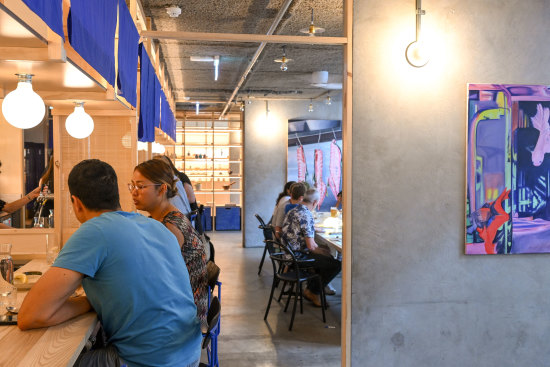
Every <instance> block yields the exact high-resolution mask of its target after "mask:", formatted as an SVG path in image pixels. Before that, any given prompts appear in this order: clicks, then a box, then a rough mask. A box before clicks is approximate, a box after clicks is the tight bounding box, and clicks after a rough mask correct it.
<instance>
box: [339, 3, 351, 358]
mask: <svg viewBox="0 0 550 367" xmlns="http://www.w3.org/2000/svg"><path fill="white" fill-rule="evenodd" d="M344 36H345V37H346V39H347V43H346V44H345V45H344V70H343V74H344V75H343V86H342V144H343V152H342V166H343V169H344V172H343V173H344V174H343V190H342V196H343V197H342V200H343V205H342V207H343V210H342V222H343V227H342V245H343V246H342V250H343V253H342V346H341V348H342V366H345V367H349V366H351V345H352V338H351V316H352V315H351V301H352V299H351V298H352V293H351V286H352V281H351V274H352V273H351V265H352V264H351V259H352V252H353V248H352V235H351V233H352V232H351V229H352V224H353V223H352V221H353V218H352V216H351V214H352V211H351V207H352V202H353V200H352V195H353V192H352V191H353V187H352V143H353V62H352V61H353V0H344Z"/></svg>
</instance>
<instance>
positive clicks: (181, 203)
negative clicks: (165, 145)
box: [153, 155, 197, 214]
mask: <svg viewBox="0 0 550 367" xmlns="http://www.w3.org/2000/svg"><path fill="white" fill-rule="evenodd" d="M153 159H158V160H161V161H162V162H164V163H166V164H168V165H169V166H170V171H171V172H172V174H173V175H174V178H175V179H176V181H175V182H176V188H177V193H176V194H175V195H174V196H173V197H171V198H170V200H169V201H170V203H171V204H172V205H174V206H175V207H176V208H178V210H179V211H180V212H182V213H183V214H188V213H189V212H190V211H191V210H195V209H197V199H195V192H194V191H193V186H191V181H190V180H189V177H187V175H186V174H185V173H182V172H180V171H178V169H177V168H176V166H174V163H173V162H172V160H171V159H170V158H169V157H167V156H165V155H157V156H156V157H154V158H153ZM188 192H189V193H188ZM191 203H194V204H195V205H194V208H191Z"/></svg>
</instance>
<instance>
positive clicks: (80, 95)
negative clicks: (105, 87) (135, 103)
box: [37, 90, 115, 101]
mask: <svg viewBox="0 0 550 367" xmlns="http://www.w3.org/2000/svg"><path fill="white" fill-rule="evenodd" d="M37 93H38V94H39V95H40V97H42V99H44V100H46V101H67V100H68V101H114V100H115V98H114V93H112V92H111V91H105V92H78V91H67V90H58V91H43V90H38V91H37Z"/></svg>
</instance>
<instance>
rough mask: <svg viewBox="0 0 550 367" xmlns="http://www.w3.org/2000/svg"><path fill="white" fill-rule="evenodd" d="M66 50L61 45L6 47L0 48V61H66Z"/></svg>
mask: <svg viewBox="0 0 550 367" xmlns="http://www.w3.org/2000/svg"><path fill="white" fill-rule="evenodd" d="M66 58H67V57H66V55H65V49H64V48H63V46H62V45H61V44H51V46H50V45H48V47H6V46H0V60H2V61H5V60H17V61H54V62H55V61H58V62H65V61H66Z"/></svg>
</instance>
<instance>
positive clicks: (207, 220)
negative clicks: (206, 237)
mask: <svg viewBox="0 0 550 367" xmlns="http://www.w3.org/2000/svg"><path fill="white" fill-rule="evenodd" d="M201 223H202V228H203V229H204V230H205V231H211V230H212V208H211V207H209V206H205V207H204V213H203V214H202V217H201Z"/></svg>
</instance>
